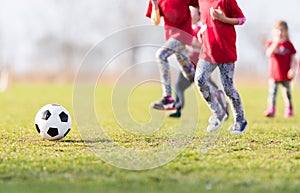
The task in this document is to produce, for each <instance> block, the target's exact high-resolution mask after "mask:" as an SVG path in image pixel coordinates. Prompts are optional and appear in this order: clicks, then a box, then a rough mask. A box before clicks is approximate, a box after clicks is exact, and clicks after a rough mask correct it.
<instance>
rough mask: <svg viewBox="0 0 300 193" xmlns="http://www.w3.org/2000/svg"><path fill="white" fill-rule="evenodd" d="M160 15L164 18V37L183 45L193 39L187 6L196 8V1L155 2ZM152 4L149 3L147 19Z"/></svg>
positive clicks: (163, 0)
mask: <svg viewBox="0 0 300 193" xmlns="http://www.w3.org/2000/svg"><path fill="white" fill-rule="evenodd" d="M157 2H158V7H159V10H160V15H161V16H162V17H164V28H165V37H166V39H167V40H168V39H169V38H174V39H177V40H179V41H182V42H183V43H185V44H191V42H192V39H193V30H192V26H191V23H192V20H191V13H190V9H189V6H193V7H198V0H157ZM151 12H152V3H151V1H150V2H149V5H148V10H147V13H146V16H147V17H149V18H150V17H151Z"/></svg>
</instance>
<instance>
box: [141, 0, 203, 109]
mask: <svg viewBox="0 0 300 193" xmlns="http://www.w3.org/2000/svg"><path fill="white" fill-rule="evenodd" d="M189 6H194V7H198V0H150V1H149V6H148V10H147V13H146V16H147V17H149V18H151V20H152V21H153V23H154V24H155V25H158V24H159V22H160V17H163V19H164V28H165V37H166V40H167V41H166V43H165V44H164V46H162V47H161V48H160V49H159V50H158V51H157V53H156V58H157V61H158V63H159V64H160V67H161V68H160V71H161V80H162V83H163V86H162V89H163V98H162V99H161V100H160V101H157V102H155V103H154V104H153V108H155V109H158V110H174V109H175V105H174V100H173V98H172V87H171V78H170V66H169V61H168V58H169V57H170V56H172V55H173V54H175V56H176V58H177V60H178V62H179V63H180V65H181V71H182V72H183V75H184V76H185V77H186V78H187V79H188V80H190V81H193V80H194V75H195V68H194V65H193V63H192V62H191V61H190V59H189V58H188V56H187V55H186V52H187V51H186V45H190V44H191V43H192V40H193V29H192V26H191V23H192V22H191V13H190V9H189Z"/></svg>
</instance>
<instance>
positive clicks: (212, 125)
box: [206, 110, 227, 132]
mask: <svg viewBox="0 0 300 193" xmlns="http://www.w3.org/2000/svg"><path fill="white" fill-rule="evenodd" d="M226 118H227V115H226V112H225V111H223V110H222V111H221V112H220V113H218V114H215V113H214V114H213V115H212V116H211V117H210V118H209V120H208V122H209V124H208V127H207V128H206V130H207V131H208V132H211V131H215V130H217V129H219V128H220V127H221V125H222V123H223V122H224V121H225V119H226Z"/></svg>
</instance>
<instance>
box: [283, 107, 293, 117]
mask: <svg viewBox="0 0 300 193" xmlns="http://www.w3.org/2000/svg"><path fill="white" fill-rule="evenodd" d="M292 116H294V112H293V107H291V106H289V107H286V108H285V110H284V117H285V118H289V117H292Z"/></svg>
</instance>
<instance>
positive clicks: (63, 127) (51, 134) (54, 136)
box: [34, 104, 72, 141]
mask: <svg viewBox="0 0 300 193" xmlns="http://www.w3.org/2000/svg"><path fill="white" fill-rule="evenodd" d="M34 123H35V128H36V130H37V132H38V133H39V134H40V135H41V136H42V137H43V138H45V139H48V140H51V141H54V140H59V139H62V138H63V137H65V136H66V135H67V134H68V133H69V132H70V130H71V127H72V120H71V116H70V114H69V112H68V111H67V110H66V109H65V108H64V107H63V106H61V105H57V104H48V105H45V106H43V107H42V108H41V109H40V110H39V111H38V112H37V114H36V116H35V121H34Z"/></svg>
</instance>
